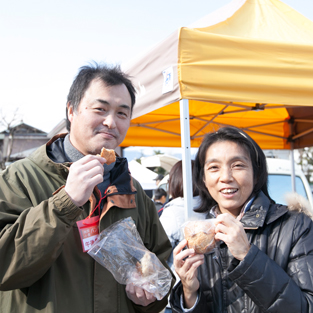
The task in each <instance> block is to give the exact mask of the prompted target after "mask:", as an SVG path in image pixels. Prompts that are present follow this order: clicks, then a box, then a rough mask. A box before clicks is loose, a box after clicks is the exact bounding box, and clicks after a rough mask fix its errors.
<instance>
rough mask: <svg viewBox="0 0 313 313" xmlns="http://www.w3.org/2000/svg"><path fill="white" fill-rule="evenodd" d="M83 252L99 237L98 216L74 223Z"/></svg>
mask: <svg viewBox="0 0 313 313" xmlns="http://www.w3.org/2000/svg"><path fill="white" fill-rule="evenodd" d="M76 224H77V226H78V230H79V235H80V239H81V242H82V247H83V251H84V252H87V251H88V250H89V249H90V248H91V246H92V245H93V244H94V243H95V241H96V240H97V239H98V236H99V216H95V217H90V218H88V217H87V218H85V219H84V220H81V221H78V222H76Z"/></svg>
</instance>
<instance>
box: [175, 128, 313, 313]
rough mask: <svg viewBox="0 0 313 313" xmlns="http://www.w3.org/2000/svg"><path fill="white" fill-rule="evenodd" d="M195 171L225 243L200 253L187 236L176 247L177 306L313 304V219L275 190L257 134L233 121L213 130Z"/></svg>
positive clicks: (262, 308)
mask: <svg viewBox="0 0 313 313" xmlns="http://www.w3.org/2000/svg"><path fill="white" fill-rule="evenodd" d="M194 175H195V177H197V180H196V185H197V186H196V187H198V188H199V193H200V199H201V203H200V207H199V209H198V210H197V211H198V212H206V213H207V214H208V216H207V218H216V224H215V225H216V226H215V239H216V241H217V247H216V249H215V250H214V252H212V253H210V254H206V255H200V254H194V251H193V249H184V248H185V246H186V240H183V241H182V242H181V243H179V244H178V246H177V247H176V248H175V249H174V253H173V254H174V267H175V270H176V272H177V274H178V276H179V277H180V279H181V281H180V283H179V284H178V285H176V286H175V288H174V289H173V291H172V296H171V305H172V308H173V311H174V312H185V311H189V312H222V313H224V312H228V313H235V312H236V313H238V312H246V313H250V312H253V313H258V312H284V313H288V312H293V313H294V312H313V275H312V273H313V228H312V220H311V219H310V217H308V216H307V215H306V214H304V213H301V212H299V211H297V210H294V209H293V210H290V209H288V207H286V206H283V205H279V204H275V203H274V201H273V200H272V199H271V198H270V196H269V194H268V191H267V169H266V159H265V156H264V153H263V151H262V150H261V149H260V147H259V146H258V145H257V144H256V143H255V141H254V140H253V139H252V138H250V137H249V136H248V135H247V134H246V133H244V132H243V131H241V130H239V129H237V128H233V127H224V128H221V129H220V130H218V132H216V133H210V134H208V135H206V137H205V138H204V141H203V142H202V144H201V146H200V148H199V151H198V153H197V156H196V160H195V169H194ZM301 209H303V208H301Z"/></svg>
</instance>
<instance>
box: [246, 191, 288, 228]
mask: <svg viewBox="0 0 313 313" xmlns="http://www.w3.org/2000/svg"><path fill="white" fill-rule="evenodd" d="M287 212H288V208H287V207H286V206H284V205H276V204H274V205H273V204H271V202H270V200H269V198H268V197H267V196H265V194H264V193H263V192H262V191H260V192H259V194H258V195H257V197H256V198H255V200H254V201H253V203H252V205H251V208H250V210H249V211H247V212H246V213H245V214H244V215H243V217H242V219H241V223H242V224H243V226H244V228H245V229H257V228H259V227H262V226H263V225H264V223H266V224H270V223H272V222H274V221H275V220H277V219H278V218H279V217H281V216H282V215H284V214H286V213H287Z"/></svg>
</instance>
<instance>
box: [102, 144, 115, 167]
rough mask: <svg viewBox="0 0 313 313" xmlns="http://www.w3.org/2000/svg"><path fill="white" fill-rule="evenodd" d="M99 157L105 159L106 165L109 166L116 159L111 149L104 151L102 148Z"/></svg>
mask: <svg viewBox="0 0 313 313" xmlns="http://www.w3.org/2000/svg"><path fill="white" fill-rule="evenodd" d="M100 156H101V157H103V158H105V159H106V160H107V162H106V164H107V165H110V164H111V163H113V162H115V160H116V157H115V151H114V150H113V149H106V148H104V147H103V148H102V149H101V153H100Z"/></svg>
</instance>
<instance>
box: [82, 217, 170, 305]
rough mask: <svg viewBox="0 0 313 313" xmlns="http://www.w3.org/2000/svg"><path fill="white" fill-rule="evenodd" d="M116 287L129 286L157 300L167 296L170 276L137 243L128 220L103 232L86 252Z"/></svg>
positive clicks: (165, 269)
mask: <svg viewBox="0 0 313 313" xmlns="http://www.w3.org/2000/svg"><path fill="white" fill-rule="evenodd" d="M88 254H89V255H90V256H91V257H92V258H94V259H95V260H96V261H97V262H98V263H100V264H101V265H103V266H104V267H105V268H106V269H107V270H109V271H110V272H111V273H112V275H113V276H114V278H115V280H116V281H117V282H119V283H120V284H123V285H126V284H127V283H133V284H134V285H135V286H138V287H141V288H143V289H145V290H146V291H148V292H150V293H152V294H153V295H154V296H155V297H156V298H157V299H158V300H161V299H162V298H164V296H165V295H166V294H167V293H168V292H169V290H170V286H171V281H172V275H171V273H170V271H169V270H168V269H167V268H166V267H164V265H163V264H162V263H161V262H160V260H159V259H158V258H157V256H156V255H155V254H154V253H152V252H150V251H149V250H148V249H147V248H146V247H145V246H144V245H143V242H142V240H141V237H140V235H139V233H138V231H137V228H136V225H135V223H134V220H133V219H132V218H131V217H128V218H125V219H123V220H120V221H118V222H116V223H114V224H112V225H111V226H110V227H108V228H107V229H105V230H103V231H102V232H101V233H100V234H99V237H98V239H97V241H96V242H95V243H94V245H93V246H92V247H91V248H90V250H89V251H88Z"/></svg>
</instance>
